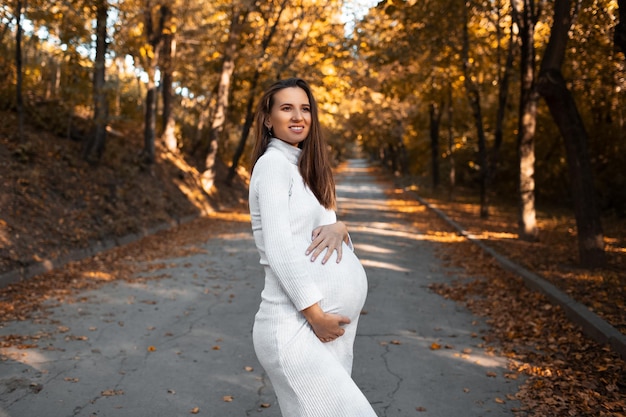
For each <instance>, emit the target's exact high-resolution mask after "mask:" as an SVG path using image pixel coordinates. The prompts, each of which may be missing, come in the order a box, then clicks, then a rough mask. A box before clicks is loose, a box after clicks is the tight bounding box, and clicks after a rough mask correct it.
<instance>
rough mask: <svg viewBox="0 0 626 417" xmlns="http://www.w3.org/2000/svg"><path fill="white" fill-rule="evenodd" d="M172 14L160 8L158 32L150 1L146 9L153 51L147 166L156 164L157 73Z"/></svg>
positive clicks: (146, 120)
mask: <svg viewBox="0 0 626 417" xmlns="http://www.w3.org/2000/svg"><path fill="white" fill-rule="evenodd" d="M169 14H170V9H169V8H168V7H167V6H165V5H161V6H159V21H158V25H157V28H156V30H155V29H154V24H153V21H152V4H151V1H150V0H148V1H147V3H146V6H145V9H144V24H145V31H146V36H147V38H148V43H149V44H150V47H151V49H152V56H149V55H150V54H148V56H147V57H146V60H147V65H146V72H147V73H148V83H147V85H146V89H147V92H146V108H145V115H144V132H143V142H144V144H143V152H142V156H143V158H142V159H143V161H142V162H144V163H147V164H152V163H154V160H155V152H156V151H155V144H154V140H155V137H156V107H157V98H158V95H157V86H156V82H155V77H156V71H157V68H158V64H159V56H160V53H161V48H162V44H163V28H164V26H165V22H166V21H167V19H168V16H169Z"/></svg>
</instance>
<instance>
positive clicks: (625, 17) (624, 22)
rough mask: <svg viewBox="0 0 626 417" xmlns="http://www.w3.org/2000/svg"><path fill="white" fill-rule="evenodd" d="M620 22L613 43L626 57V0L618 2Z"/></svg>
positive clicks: (616, 27)
mask: <svg viewBox="0 0 626 417" xmlns="http://www.w3.org/2000/svg"><path fill="white" fill-rule="evenodd" d="M617 5H618V8H619V22H618V23H617V25H616V26H615V34H614V36H613V43H614V44H615V46H616V47H617V48H618V49H619V50H620V51H622V53H623V54H624V55H626V0H618V1H617Z"/></svg>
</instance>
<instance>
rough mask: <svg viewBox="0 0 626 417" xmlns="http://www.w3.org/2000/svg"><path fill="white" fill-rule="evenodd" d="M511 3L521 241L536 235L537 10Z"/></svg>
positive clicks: (520, 1)
mask: <svg viewBox="0 0 626 417" xmlns="http://www.w3.org/2000/svg"><path fill="white" fill-rule="evenodd" d="M511 6H512V14H513V20H514V22H515V23H516V24H517V26H518V28H519V37H520V39H521V43H522V45H521V57H520V70H521V74H520V79H521V82H520V101H519V117H518V134H517V152H518V155H517V156H518V163H519V174H518V175H519V176H518V192H519V215H518V224H519V236H520V238H521V239H523V240H530V241H533V240H536V239H537V237H538V235H539V229H538V227H537V216H536V208H535V130H536V126H537V101H538V100H539V95H538V93H537V90H536V88H535V72H536V69H535V25H536V23H537V17H538V13H537V12H536V5H535V0H512V2H511Z"/></svg>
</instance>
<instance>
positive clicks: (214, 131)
mask: <svg viewBox="0 0 626 417" xmlns="http://www.w3.org/2000/svg"><path fill="white" fill-rule="evenodd" d="M248 13H249V9H248V8H247V5H246V4H242V5H240V4H239V3H238V2H235V4H233V6H232V16H231V24H230V29H229V32H228V40H227V43H226V48H225V50H224V59H223V61H222V70H221V73H220V79H219V83H218V86H217V97H216V108H215V114H214V115H213V122H212V123H211V131H210V133H209V149H208V152H207V154H206V158H205V163H204V172H202V187H203V188H204V190H205V191H207V192H209V191H210V190H211V188H212V187H213V185H214V183H215V175H216V166H215V164H216V162H217V155H218V150H219V145H220V144H219V141H220V136H221V134H222V131H223V130H224V127H225V126H226V116H227V111H228V103H229V100H230V87H231V82H232V77H233V73H234V72H235V62H236V56H235V55H236V53H237V48H238V47H239V45H240V35H241V32H242V30H243V25H244V22H245V21H246V19H247V16H248Z"/></svg>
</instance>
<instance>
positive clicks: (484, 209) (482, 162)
mask: <svg viewBox="0 0 626 417" xmlns="http://www.w3.org/2000/svg"><path fill="white" fill-rule="evenodd" d="M469 7H470V4H469V2H466V3H465V7H464V14H465V23H464V25H463V51H462V54H463V56H462V59H463V73H464V76H465V88H466V90H467V96H468V100H469V103H470V107H471V108H472V114H473V116H474V123H475V125H476V136H477V140H478V165H479V183H480V217H481V218H483V219H486V218H488V217H489V203H488V199H487V147H486V138H485V129H484V126H483V116H482V108H481V103H480V90H479V89H478V85H476V83H475V82H474V81H473V80H472V75H471V73H470V58H469V31H468V28H467V25H468V23H469V22H468V20H469V18H468V8H469Z"/></svg>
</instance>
